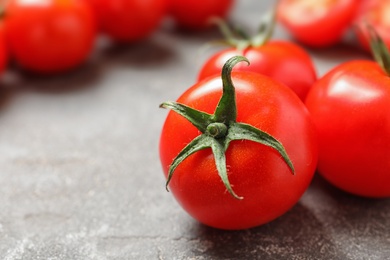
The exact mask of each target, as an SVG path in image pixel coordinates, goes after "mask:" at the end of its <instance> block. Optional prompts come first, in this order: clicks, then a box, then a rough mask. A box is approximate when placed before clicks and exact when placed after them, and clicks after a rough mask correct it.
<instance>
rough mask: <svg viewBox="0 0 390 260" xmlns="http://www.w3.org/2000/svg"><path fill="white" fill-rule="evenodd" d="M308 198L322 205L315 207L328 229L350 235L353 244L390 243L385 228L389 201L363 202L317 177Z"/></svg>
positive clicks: (387, 229)
mask: <svg viewBox="0 0 390 260" xmlns="http://www.w3.org/2000/svg"><path fill="white" fill-rule="evenodd" d="M308 196H312V200H313V201H314V200H315V199H316V198H317V200H318V201H322V203H321V204H318V206H317V207H318V208H319V210H320V211H321V212H323V214H321V216H322V218H323V221H325V222H326V223H330V228H332V229H334V230H337V232H339V233H341V234H351V233H353V236H352V237H350V239H351V240H352V239H356V240H357V241H356V243H358V242H359V241H360V240H365V241H368V240H370V239H372V240H373V241H376V240H377V241H378V242H381V241H383V240H385V239H386V238H387V239H390V226H389V225H388V224H386V223H388V220H389V219H390V198H383V199H375V198H365V197H360V196H356V195H353V194H350V193H347V192H344V191H342V190H340V189H338V188H336V187H334V186H333V185H331V184H330V183H329V182H327V181H326V180H325V179H324V178H323V177H321V176H320V175H319V174H317V175H316V177H315V178H314V180H313V182H312V185H311V186H310V188H309V191H308ZM318 198H319V199H318ZM384 234H385V237H384ZM386 236H387V237H386ZM387 241H388V240H387ZM378 250H379V249H378Z"/></svg>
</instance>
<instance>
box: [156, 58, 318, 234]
mask: <svg viewBox="0 0 390 260" xmlns="http://www.w3.org/2000/svg"><path fill="white" fill-rule="evenodd" d="M236 58H237V57H233V58H231V59H229V60H228V61H227V62H226V64H225V66H224V67H223V72H222V80H221V77H219V76H218V77H210V78H208V79H206V80H203V81H200V82H198V83H196V84H195V85H194V86H192V87H191V88H189V89H188V90H187V91H185V92H184V93H183V94H182V95H181V96H180V97H179V99H178V100H177V102H166V103H163V107H167V108H171V109H173V111H175V112H176V113H175V112H173V111H171V112H170V113H169V114H168V116H167V118H166V121H165V124H164V126H163V129H162V133H161V137H160V159H161V163H162V166H163V169H164V173H165V176H166V177H167V179H168V182H169V181H170V182H169V188H170V190H171V191H172V193H173V194H174V196H175V198H176V200H177V201H178V202H179V203H180V205H181V206H182V207H183V208H184V209H185V210H186V211H187V212H188V213H189V214H190V215H191V216H193V217H194V218H195V219H197V220H198V221H200V222H202V223H204V224H206V225H209V226H212V227H216V228H221V229H245V228H251V227H255V226H258V225H261V224H264V223H267V222H269V221H271V220H273V219H275V218H277V217H279V216H281V215H282V214H284V213H285V212H286V211H288V210H289V209H290V208H291V207H292V206H293V205H294V204H295V203H296V202H297V201H298V200H299V198H300V197H301V196H302V194H303V193H304V192H305V190H306V189H307V187H308V185H309V184H310V181H311V179H312V177H313V174H314V171H315V168H316V163H317V155H318V154H317V152H318V151H317V138H316V132H315V129H314V126H313V124H312V122H311V118H310V115H309V113H308V112H307V110H306V108H305V106H304V104H303V103H302V102H301V101H300V100H299V98H298V97H297V96H296V95H295V94H294V93H293V92H292V91H291V90H290V89H288V88H287V87H285V86H284V85H282V84H280V83H278V82H276V81H274V80H272V79H271V78H269V77H266V76H264V75H261V74H258V73H253V72H248V71H236V72H233V73H232V74H231V76H230V72H231V67H230V71H229V70H228V69H226V68H229V65H230V66H231V65H232V61H234V59H236ZM233 66H234V64H233ZM233 83H234V86H233ZM222 89H223V91H222ZM201 111H202V112H201ZM190 121H191V123H190ZM191 140H192V141H191ZM281 147H283V148H281ZM282 151H284V152H282ZM286 154H287V155H286ZM286 157H288V158H289V159H286ZM178 161H179V163H178ZM292 167H293V168H294V169H295V175H293V174H291V172H292V170H291V168H292ZM232 195H233V196H232ZM240 196H242V197H240Z"/></svg>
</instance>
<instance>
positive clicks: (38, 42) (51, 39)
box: [4, 0, 96, 73]
mask: <svg viewBox="0 0 390 260" xmlns="http://www.w3.org/2000/svg"><path fill="white" fill-rule="evenodd" d="M4 22H5V29H6V37H7V40H8V45H9V49H10V52H11V55H12V56H13V57H14V58H15V59H16V61H17V62H18V63H19V64H20V65H21V66H22V67H24V68H26V69H28V70H31V71H35V72H39V73H57V72H62V71H66V70H69V69H72V68H74V67H76V66H78V65H80V64H81V63H82V62H84V61H85V60H86V59H87V57H88V55H89V54H90V52H91V50H92V48H93V44H94V40H95V35H96V25H95V19H94V16H93V13H92V10H91V8H90V7H89V6H88V5H87V4H86V3H84V2H83V1H80V0H33V1H25V0H10V1H9V2H8V5H7V6H6V15H5V20H4Z"/></svg>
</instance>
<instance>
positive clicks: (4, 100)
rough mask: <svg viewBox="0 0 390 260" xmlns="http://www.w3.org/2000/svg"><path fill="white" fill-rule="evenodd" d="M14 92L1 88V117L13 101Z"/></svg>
mask: <svg viewBox="0 0 390 260" xmlns="http://www.w3.org/2000/svg"><path fill="white" fill-rule="evenodd" d="M13 94H14V92H13V91H11V90H9V89H6V88H0V115H1V114H2V112H3V110H4V109H5V108H6V107H7V106H8V104H9V103H10V102H11V101H12V97H13Z"/></svg>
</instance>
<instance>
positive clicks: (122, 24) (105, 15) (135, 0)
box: [86, 0, 167, 42]
mask: <svg viewBox="0 0 390 260" xmlns="http://www.w3.org/2000/svg"><path fill="white" fill-rule="evenodd" d="M86 1H88V2H89V3H90V4H91V6H92V7H93V9H94V11H95V14H96V18H97V20H98V24H99V26H100V30H101V31H102V32H103V33H106V34H107V35H109V36H110V37H111V38H112V39H114V40H115V41H119V42H132V41H137V40H141V39H143V38H145V37H147V36H149V35H150V34H151V33H152V32H153V31H154V30H155V29H156V28H157V27H158V26H159V24H160V22H161V21H162V19H163V17H164V16H165V14H166V12H167V10H166V9H167V0H86Z"/></svg>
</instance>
